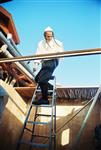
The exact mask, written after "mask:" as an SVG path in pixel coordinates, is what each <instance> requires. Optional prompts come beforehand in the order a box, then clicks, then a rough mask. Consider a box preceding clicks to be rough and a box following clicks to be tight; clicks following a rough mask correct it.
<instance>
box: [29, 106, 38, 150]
mask: <svg viewBox="0 0 101 150" xmlns="http://www.w3.org/2000/svg"><path fill="white" fill-rule="evenodd" d="M37 111H38V107H37V106H36V109H35V116H34V120H33V121H34V122H35V121H36V118H37V115H36V114H37ZM34 131H35V124H33V127H32V135H31V139H30V142H33V139H34ZM29 150H32V146H30V148H29Z"/></svg>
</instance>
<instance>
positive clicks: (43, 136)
mask: <svg viewBox="0 0 101 150" xmlns="http://www.w3.org/2000/svg"><path fill="white" fill-rule="evenodd" d="M32 136H35V137H41V138H50V137H49V136H45V135H37V134H33V135H32Z"/></svg>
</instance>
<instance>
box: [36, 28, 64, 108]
mask: <svg viewBox="0 0 101 150" xmlns="http://www.w3.org/2000/svg"><path fill="white" fill-rule="evenodd" d="M63 51H64V49H63V44H62V43H61V42H60V41H58V40H56V39H55V38H54V32H53V29H52V28H51V27H47V28H46V29H45V30H44V40H42V41H40V42H39V44H38V48H37V52H36V54H50V53H57V52H63ZM40 62H41V63H42V68H41V69H40V71H39V72H38V74H37V75H36V77H35V81H36V83H38V85H39V86H40V88H41V92H42V97H41V98H40V99H39V100H34V101H33V104H35V105H41V104H49V101H48V89H49V88H51V89H52V85H51V84H50V83H48V81H49V80H50V78H51V76H52V74H53V72H54V70H55V68H56V67H57V66H58V63H59V60H58V59H57V58H54V59H47V58H46V59H45V60H43V61H39V60H35V61H34V69H33V71H35V70H37V67H38V65H39V63H40Z"/></svg>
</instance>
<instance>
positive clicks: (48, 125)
mask: <svg viewBox="0 0 101 150" xmlns="http://www.w3.org/2000/svg"><path fill="white" fill-rule="evenodd" d="M50 80H52V82H53V88H52V89H51V90H50V89H49V90H48V95H49V96H48V97H49V101H50V104H49V105H45V104H44V105H43V104H42V105H33V103H32V102H33V100H35V97H36V95H38V94H40V93H41V90H40V87H39V86H38V85H37V86H36V89H35V92H34V94H33V97H32V101H31V104H30V107H29V110H28V113H27V115H26V119H25V122H24V125H23V128H22V132H21V135H20V137H19V140H18V143H17V147H16V150H20V149H21V150H23V149H26V147H28V150H35V149H38V148H39V149H40V148H42V149H47V150H55V149H56V78H55V76H52V77H51V78H50ZM33 108H34V115H33V111H32V109H33ZM42 109H43V110H44V113H43V112H42V113H40V110H42ZM45 109H46V111H45ZM47 112H48V113H47ZM31 115H33V116H34V117H33V120H32V117H30V116H31ZM40 117H41V118H42V117H44V118H46V120H48V121H40V120H41V119H40ZM30 119H31V120H30ZM39 126H41V131H42V132H41V135H40V133H39V134H38V133H37V132H39V130H38V127H39ZM39 128H40V127H39ZM43 129H44V130H45V131H46V130H47V134H48V135H44V133H43V131H44V130H43ZM36 130H37V131H36ZM26 133H27V134H26ZM24 134H26V135H28V137H29V139H28V140H25V139H24ZM26 135H25V136H26ZM38 138H39V139H40V140H39V141H38V142H37V140H36V139H38ZM40 141H42V143H40ZM25 145H26V146H25ZM23 146H25V147H24V148H23Z"/></svg>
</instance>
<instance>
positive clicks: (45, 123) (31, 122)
mask: <svg viewBox="0 0 101 150" xmlns="http://www.w3.org/2000/svg"><path fill="white" fill-rule="evenodd" d="M27 123H30V124H44V125H47V124H49V122H33V121H27Z"/></svg>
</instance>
